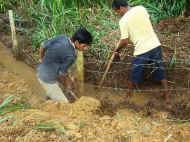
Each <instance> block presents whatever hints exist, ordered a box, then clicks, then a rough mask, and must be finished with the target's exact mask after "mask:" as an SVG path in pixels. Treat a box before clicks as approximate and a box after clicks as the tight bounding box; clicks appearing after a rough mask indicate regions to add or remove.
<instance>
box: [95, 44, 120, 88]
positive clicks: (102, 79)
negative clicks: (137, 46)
mask: <svg viewBox="0 0 190 142" xmlns="http://www.w3.org/2000/svg"><path fill="white" fill-rule="evenodd" d="M117 49H118V46H117V47H116V48H115V50H117ZM114 58H115V52H114V53H113V54H112V56H111V58H110V59H109V62H108V65H107V67H106V70H105V72H104V74H103V76H102V78H101V80H100V83H99V85H98V86H99V87H101V86H102V84H103V83H104V80H105V78H106V75H107V73H108V71H109V69H110V67H111V64H112V62H113V60H114Z"/></svg>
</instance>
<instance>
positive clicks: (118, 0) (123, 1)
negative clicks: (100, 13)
mask: <svg viewBox="0 0 190 142" xmlns="http://www.w3.org/2000/svg"><path fill="white" fill-rule="evenodd" d="M121 6H123V7H127V6H128V2H127V0H113V2H112V8H113V9H119V8H120V7H121Z"/></svg>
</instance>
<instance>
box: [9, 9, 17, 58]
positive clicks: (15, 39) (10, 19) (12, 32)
mask: <svg viewBox="0 0 190 142" xmlns="http://www.w3.org/2000/svg"><path fill="white" fill-rule="evenodd" d="M8 13H9V21H10V27H11V34H12V42H13V47H12V51H13V54H14V56H15V57H16V58H18V57H19V48H18V42H17V38H16V28H15V23H14V17H13V11H12V10H9V11H8Z"/></svg>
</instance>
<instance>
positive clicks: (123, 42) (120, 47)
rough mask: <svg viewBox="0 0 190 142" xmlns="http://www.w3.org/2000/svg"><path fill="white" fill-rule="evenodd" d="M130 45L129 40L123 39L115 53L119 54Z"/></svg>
mask: <svg viewBox="0 0 190 142" xmlns="http://www.w3.org/2000/svg"><path fill="white" fill-rule="evenodd" d="M128 43H129V40H128V38H126V39H121V40H120V41H119V43H118V46H117V49H116V51H115V52H119V51H120V50H121V49H122V48H124V47H127V46H128Z"/></svg>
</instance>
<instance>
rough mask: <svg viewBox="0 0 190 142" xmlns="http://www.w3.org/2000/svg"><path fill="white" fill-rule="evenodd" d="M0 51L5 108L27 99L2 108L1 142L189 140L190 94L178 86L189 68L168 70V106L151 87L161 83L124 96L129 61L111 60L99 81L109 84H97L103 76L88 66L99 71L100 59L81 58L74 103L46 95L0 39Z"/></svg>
mask: <svg viewBox="0 0 190 142" xmlns="http://www.w3.org/2000/svg"><path fill="white" fill-rule="evenodd" d="M185 51H186V50H185ZM168 52H170V50H169V51H168ZM171 52H172V53H173V50H171ZM165 53H167V52H165ZM0 55H1V56H0V58H1V60H0V73H1V77H0V78H1V79H0V94H1V98H2V99H4V100H6V98H7V97H9V96H14V98H15V99H14V100H13V101H12V102H10V104H9V105H8V107H12V105H13V106H15V104H16V105H17V104H19V103H21V104H23V102H25V103H26V104H27V105H26V106H27V107H21V109H18V108H19V107H17V109H16V110H15V111H10V109H8V110H9V111H10V112H6V111H8V110H7V108H4V109H3V110H1V115H0V118H1V119H0V120H3V119H5V118H7V121H1V123H0V125H1V128H0V132H1V133H0V141H2V142H7V141H11V142H15V141H16V142H20V141H24V142H31V141H42V142H46V141H56V142H59V141H60V142H62V141H66V142H67V141H69V142H70V141H71V142H76V141H79V142H89V141H100V142H104V141H105V142H107V141H110V142H125V141H132V142H133V141H134V142H138V141H148V142H149V141H150V142H151V141H159V142H161V141H168V140H170V141H172V142H179V141H189V139H190V135H189V131H190V125H189V119H190V107H189V106H190V105H189V100H190V94H189V91H188V89H187V90H183V91H182V90H180V88H188V83H187V80H188V77H189V71H188V70H185V69H183V70H172V71H170V73H168V75H170V76H169V77H170V79H169V80H170V82H171V83H170V87H171V88H174V89H175V88H176V87H177V88H176V90H174V91H172V101H171V102H172V104H171V105H170V106H169V107H168V106H167V105H166V104H165V103H164V101H163V99H162V98H161V97H160V91H154V89H156V88H160V85H159V84H158V85H157V84H150V83H149V82H150V81H147V83H146V82H145V84H144V85H143V86H142V90H143V89H144V90H143V91H141V92H138V91H137V93H135V95H134V96H133V97H132V98H127V91H126V90H125V89H127V84H126V83H127V76H128V69H129V65H128V64H127V65H125V64H124V65H118V64H113V66H112V68H111V69H110V72H111V73H112V74H108V76H107V79H106V80H105V82H104V86H107V87H111V88H99V89H97V87H96V86H94V85H95V84H97V83H96V82H99V79H100V78H101V76H102V75H101V74H98V75H97V74H95V73H93V74H92V73H89V72H88V71H89V70H96V71H98V72H103V71H104V70H98V69H99V66H100V64H94V63H93V64H91V61H89V60H86V61H89V62H86V63H85V67H86V66H87V67H88V68H87V67H86V70H85V81H86V84H85V93H84V94H78V97H79V100H77V101H75V102H74V103H72V104H64V103H61V102H59V103H58V102H53V101H50V100H46V99H45V97H44V95H43V94H44V91H43V89H42V88H41V87H40V85H39V83H38V81H37V80H36V73H35V70H34V69H32V68H30V67H29V66H27V65H26V64H24V63H23V62H22V61H17V60H15V59H14V58H13V57H12V54H11V52H10V51H9V50H8V49H7V48H6V47H5V46H4V45H3V44H0ZM179 56H180V55H179ZM184 56H185V55H184ZM166 57H168V59H170V58H171V56H167V55H166ZM129 61H130V58H126V62H127V63H128V62H129ZM89 64H91V65H89ZM101 66H103V65H101ZM187 67H188V66H187ZM125 68H126V69H125ZM118 70H121V72H119V71H118ZM148 83H149V84H148ZM175 83H176V84H175ZM112 87H113V88H115V89H113V88H112ZM118 88H123V90H120V89H118ZM146 88H148V89H146ZM150 88H151V89H150ZM145 90H153V91H150V92H149V91H145ZM25 103H24V104H25ZM21 106H22V105H21ZM24 106H25V105H24ZM7 115H8V116H9V117H8V116H7ZM5 120H6V119H5Z"/></svg>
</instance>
